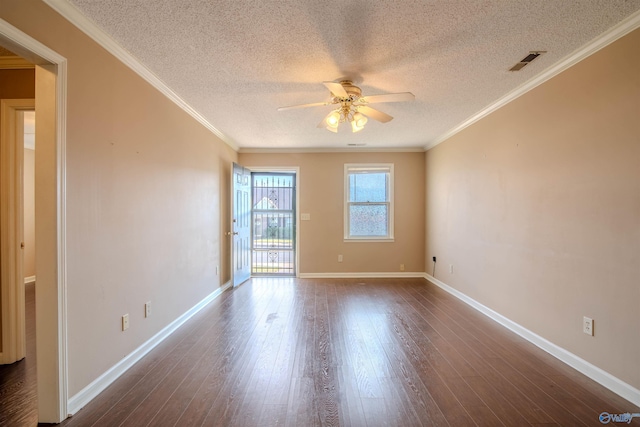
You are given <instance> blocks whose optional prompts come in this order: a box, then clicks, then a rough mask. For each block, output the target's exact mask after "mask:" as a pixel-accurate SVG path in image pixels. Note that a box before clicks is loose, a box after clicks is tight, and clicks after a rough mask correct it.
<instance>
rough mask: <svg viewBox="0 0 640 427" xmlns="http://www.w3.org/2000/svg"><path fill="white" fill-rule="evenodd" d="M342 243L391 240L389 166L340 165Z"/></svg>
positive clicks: (385, 164) (391, 204) (390, 176)
mask: <svg viewBox="0 0 640 427" xmlns="http://www.w3.org/2000/svg"><path fill="white" fill-rule="evenodd" d="M344 239H345V241H353V240H368V241H385V242H388V241H393V164H391V163H384V164H355V163H347V164H345V165H344Z"/></svg>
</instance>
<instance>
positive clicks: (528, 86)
mask: <svg viewBox="0 0 640 427" xmlns="http://www.w3.org/2000/svg"><path fill="white" fill-rule="evenodd" d="M639 27H640V11H637V12H636V13H634V14H632V15H630V16H628V17H627V18H625V19H624V20H622V21H620V22H619V23H618V24H616V25H615V26H613V27H611V28H610V29H609V30H607V31H605V32H604V33H602V34H601V35H599V36H598V37H596V38H595V39H594V40H592V41H591V42H589V43H587V44H586V45H584V46H583V47H581V48H578V49H577V50H575V51H574V52H573V53H571V54H569V55H568V56H566V57H565V58H564V59H561V60H560V61H558V62H556V63H555V64H554V65H552V66H551V67H549V68H547V69H546V70H544V71H543V72H541V73H540V74H538V75H537V76H535V77H533V78H532V79H530V80H528V81H527V82H525V83H523V84H522V85H520V86H519V87H517V88H516V89H514V90H512V91H511V92H509V93H507V94H506V95H504V96H503V97H501V98H500V99H498V100H497V101H495V102H493V103H492V104H489V105H488V106H487V107H485V108H483V109H482V110H480V111H478V112H477V113H476V114H474V115H473V116H471V117H469V118H468V119H467V120H465V121H464V122H462V123H460V124H459V125H458V126H456V127H454V128H453V129H451V130H449V131H448V132H445V133H444V134H442V135H441V136H439V137H438V138H436V139H434V140H433V141H431V142H429V143H428V144H427V145H425V146H424V149H425V151H427V150H429V149H431V148H433V147H435V146H436V145H438V144H440V143H442V142H444V141H446V140H447V139H449V138H451V137H452V136H454V135H455V134H457V133H458V132H460V131H462V130H464V129H466V128H467V127H469V126H471V125H472V124H474V123H475V122H477V121H479V120H481V119H483V118H484V117H486V116H488V115H489V114H491V113H493V112H494V111H496V110H498V109H500V108H502V107H504V106H505V105H507V104H508V103H510V102H511V101H513V100H515V99H517V98H519V97H521V96H522V95H524V94H525V93H527V92H529V91H530V90H532V89H534V88H536V87H538V86H540V85H541V84H542V83H544V82H546V81H547V80H550V79H551V78H553V77H555V76H557V75H558V74H560V73H562V72H563V71H565V70H566V69H568V68H570V67H572V66H574V65H575V64H577V63H578V62H580V61H582V60H583V59H585V58H587V57H589V56H591V55H593V54H594V53H596V52H597V51H599V50H600V49H602V48H604V47H606V46H608V45H609V44H611V43H613V42H614V41H616V40H618V39H620V38H622V37H624V36H625V35H627V34H629V33H630V32H631V31H633V30H635V29H637V28H639Z"/></svg>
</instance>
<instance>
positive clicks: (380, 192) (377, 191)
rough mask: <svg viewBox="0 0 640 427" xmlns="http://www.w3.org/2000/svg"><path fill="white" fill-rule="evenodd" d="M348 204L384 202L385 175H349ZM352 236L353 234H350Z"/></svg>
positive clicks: (385, 196)
mask: <svg viewBox="0 0 640 427" xmlns="http://www.w3.org/2000/svg"><path fill="white" fill-rule="evenodd" d="M349 201H350V202H386V201H388V195H387V174H386V173H354V174H351V175H349ZM352 234H353V233H352Z"/></svg>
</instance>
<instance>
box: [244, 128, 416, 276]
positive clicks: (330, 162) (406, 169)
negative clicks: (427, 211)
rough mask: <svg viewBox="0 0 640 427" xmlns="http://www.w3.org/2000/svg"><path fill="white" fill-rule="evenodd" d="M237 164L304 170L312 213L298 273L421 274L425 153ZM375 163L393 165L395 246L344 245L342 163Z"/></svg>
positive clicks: (302, 228) (280, 157)
mask: <svg viewBox="0 0 640 427" xmlns="http://www.w3.org/2000/svg"><path fill="white" fill-rule="evenodd" d="M329 137H331V135H329ZM239 161H240V162H241V163H242V164H243V165H245V166H248V167H251V166H297V167H299V168H300V189H299V194H300V213H309V214H311V220H310V221H300V222H299V236H300V247H299V256H300V273H303V274H305V273H306V274H312V273H363V272H364V273H369V272H399V271H400V264H404V265H405V271H406V272H421V271H423V269H424V239H423V237H422V236H424V219H423V218H424V182H425V181H424V153H422V152H420V153H367V152H361V153H347V152H345V153H304V154H282V153H278V154H271V153H270V154H251V153H241V154H240V155H239ZM376 162H377V163H393V164H394V165H395V167H394V169H395V189H394V190H395V241H394V242H393V243H373V242H369V243H345V242H344V241H343V240H344V239H343V236H344V231H343V212H344V211H343V200H344V199H343V198H344V164H345V163H376ZM339 254H342V255H343V257H344V261H343V262H342V263H339V262H338V255H339Z"/></svg>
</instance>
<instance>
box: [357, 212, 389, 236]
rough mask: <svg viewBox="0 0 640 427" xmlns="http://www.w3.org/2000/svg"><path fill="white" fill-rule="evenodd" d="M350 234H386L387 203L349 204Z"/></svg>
mask: <svg viewBox="0 0 640 427" xmlns="http://www.w3.org/2000/svg"><path fill="white" fill-rule="evenodd" d="M349 209H350V210H349V214H350V215H349V230H350V232H351V233H350V234H351V236H383V237H384V236H387V234H388V230H387V210H388V209H387V205H351V206H349Z"/></svg>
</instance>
